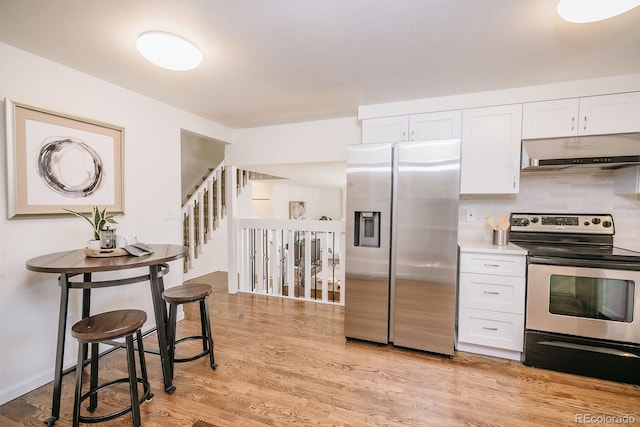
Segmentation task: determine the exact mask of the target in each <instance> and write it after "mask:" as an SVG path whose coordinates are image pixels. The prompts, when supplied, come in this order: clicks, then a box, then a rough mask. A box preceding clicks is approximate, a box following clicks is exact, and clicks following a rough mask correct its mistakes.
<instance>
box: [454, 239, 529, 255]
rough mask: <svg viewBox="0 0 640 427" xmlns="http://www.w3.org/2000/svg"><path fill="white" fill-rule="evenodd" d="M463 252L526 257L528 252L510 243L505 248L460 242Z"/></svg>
mask: <svg viewBox="0 0 640 427" xmlns="http://www.w3.org/2000/svg"><path fill="white" fill-rule="evenodd" d="M458 246H460V250H461V251H466V252H485V253H492V254H499V255H526V254H527V250H526V249H523V248H521V247H520V246H518V245H515V244H513V243H508V244H507V245H505V246H497V245H493V244H491V242H480V241H465V240H461V241H459V242H458Z"/></svg>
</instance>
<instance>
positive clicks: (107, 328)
mask: <svg viewBox="0 0 640 427" xmlns="http://www.w3.org/2000/svg"><path fill="white" fill-rule="evenodd" d="M146 321H147V313H145V312H144V311H141V310H118V311H109V312H107V313H101V314H97V315H95V316H91V317H86V318H84V319H82V320H80V321H79V322H78V323H76V324H75V325H73V327H72V328H71V335H72V336H73V337H74V338H75V339H77V340H78V341H83V342H87V343H92V342H100V341H107V340H112V339H115V338H120V337H123V336H125V335H128V334H131V333H133V332H135V331H137V330H138V329H140V328H142V325H144V322H146Z"/></svg>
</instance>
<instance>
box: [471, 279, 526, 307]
mask: <svg viewBox="0 0 640 427" xmlns="http://www.w3.org/2000/svg"><path fill="white" fill-rule="evenodd" d="M524 294H525V278H524V277H513V276H494V275H490V274H476V273H460V307H466V308H477V309H481V310H491V311H501V312H504V313H513V314H524Z"/></svg>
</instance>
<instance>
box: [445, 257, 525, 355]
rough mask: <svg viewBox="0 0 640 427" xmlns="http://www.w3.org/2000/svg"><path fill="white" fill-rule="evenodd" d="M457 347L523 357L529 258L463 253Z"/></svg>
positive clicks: (463, 349)
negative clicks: (527, 259)
mask: <svg viewBox="0 0 640 427" xmlns="http://www.w3.org/2000/svg"><path fill="white" fill-rule="evenodd" d="M459 283H460V291H459V297H458V337H457V344H458V345H457V349H458V350H460V351H467V352H470V353H479V354H486V355H489V356H496V357H503V358H506V359H513V360H521V358H522V351H523V344H524V341H523V340H524V307H525V289H526V257H525V256H524V255H505V254H493V253H480V252H461V253H460V278H459Z"/></svg>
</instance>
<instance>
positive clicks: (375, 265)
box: [344, 144, 392, 344]
mask: <svg viewBox="0 0 640 427" xmlns="http://www.w3.org/2000/svg"><path fill="white" fill-rule="evenodd" d="M347 163H348V167H347V211H346V216H347V226H346V233H347V234H346V235H347V238H346V240H347V244H346V263H345V289H346V291H345V292H346V293H345V326H344V333H345V336H346V337H348V338H357V339H363V340H368V341H374V342H379V343H385V344H386V343H387V342H388V336H389V270H390V259H389V252H390V245H391V235H390V230H391V183H392V181H391V176H392V144H365V145H357V146H349V147H347ZM363 212H364V213H370V212H376V213H378V221H379V223H377V227H379V231H380V235H379V246H376V245H371V246H367V245H359V239H360V233H359V232H357V230H356V216H357V213H363ZM376 243H377V242H376Z"/></svg>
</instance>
